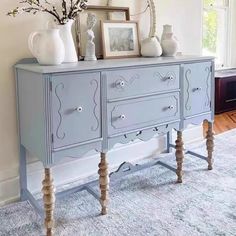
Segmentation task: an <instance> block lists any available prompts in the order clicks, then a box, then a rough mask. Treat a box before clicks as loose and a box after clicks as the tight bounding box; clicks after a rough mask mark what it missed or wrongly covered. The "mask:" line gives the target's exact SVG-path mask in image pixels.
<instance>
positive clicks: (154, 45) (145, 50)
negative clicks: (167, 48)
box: [141, 37, 162, 57]
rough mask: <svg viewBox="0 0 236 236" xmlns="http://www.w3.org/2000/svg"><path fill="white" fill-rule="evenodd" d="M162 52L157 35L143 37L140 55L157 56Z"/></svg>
mask: <svg viewBox="0 0 236 236" xmlns="http://www.w3.org/2000/svg"><path fill="white" fill-rule="evenodd" d="M161 54H162V48H161V45H160V43H159V41H158V40H157V37H151V38H147V39H144V40H143V41H142V43H141V55H142V56H143V57H159V56H161Z"/></svg>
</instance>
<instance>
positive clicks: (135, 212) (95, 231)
mask: <svg viewBox="0 0 236 236" xmlns="http://www.w3.org/2000/svg"><path fill="white" fill-rule="evenodd" d="M215 141H216V147H215V150H216V151H215V153H214V156H215V163H214V170H213V171H207V170H206V167H207V163H206V162H205V161H204V160H201V159H198V158H196V157H193V156H191V155H186V157H185V164H184V170H185V173H184V183H183V184H176V183H175V180H176V176H175V173H173V172H171V171H169V170H167V169H165V168H163V167H161V166H155V167H152V168H150V169H146V170H143V171H140V172H138V173H135V174H132V175H130V176H128V177H125V178H122V179H121V180H119V181H117V182H115V183H113V184H112V185H111V188H110V199H111V200H110V206H109V208H110V210H109V214H108V215H107V216H100V215H99V212H100V206H99V203H98V201H96V200H95V199H94V198H93V197H92V196H91V195H89V194H88V193H87V192H79V193H76V194H73V195H71V196H70V197H68V198H66V199H64V200H60V201H57V204H56V212H55V218H56V221H57V223H56V230H55V236H77V235H78V236H80V235H81V236H126V235H131V236H147V235H153V236H154V235H157V236H159V235H160V236H162V235H173V236H185V235H186V236H187V235H191V236H195V235H204V236H206V235H209V236H213V235H222V236H223V235H236V130H232V131H229V132H226V133H224V134H222V135H218V136H216V140H215ZM193 146H194V150H195V151H197V152H199V153H202V154H204V153H205V144H204V143H196V144H194V145H193ZM161 159H162V160H163V161H165V162H167V163H169V164H170V165H173V166H175V157H174V155H173V154H167V155H162V157H161ZM0 235H1V236H28V235H32V236H33V235H34V236H38V235H43V228H42V224H41V221H40V218H39V217H38V215H37V214H36V213H35V211H34V209H33V208H32V207H31V206H30V204H29V203H27V202H21V203H15V204H12V205H8V206H6V207H3V208H1V209H0Z"/></svg>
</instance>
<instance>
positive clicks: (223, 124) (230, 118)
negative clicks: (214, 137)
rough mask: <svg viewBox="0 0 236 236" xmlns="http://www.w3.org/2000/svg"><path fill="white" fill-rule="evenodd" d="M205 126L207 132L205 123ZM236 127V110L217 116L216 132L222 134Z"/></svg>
mask: <svg viewBox="0 0 236 236" xmlns="http://www.w3.org/2000/svg"><path fill="white" fill-rule="evenodd" d="M203 127H204V134H205V133H206V129H207V125H206V124H205V123H204V124H203ZM235 128H236V110H234V111H229V112H225V113H222V114H219V115H216V116H215V123H214V132H215V134H220V133H223V132H225V131H228V130H231V129H235Z"/></svg>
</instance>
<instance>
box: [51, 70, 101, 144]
mask: <svg viewBox="0 0 236 236" xmlns="http://www.w3.org/2000/svg"><path fill="white" fill-rule="evenodd" d="M100 103H101V102H100V73H88V74H69V75H66V74H65V75H59V76H53V78H52V126H53V136H54V142H53V145H54V148H59V147H63V146H67V145H73V144H76V143H81V142H85V141H88V140H92V139H96V138H100V137H101V117H100V116H101V114H100V113H101V111H100V109H101V108H100Z"/></svg>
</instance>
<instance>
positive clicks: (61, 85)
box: [55, 83, 66, 140]
mask: <svg viewBox="0 0 236 236" xmlns="http://www.w3.org/2000/svg"><path fill="white" fill-rule="evenodd" d="M59 88H61V90H63V89H64V88H65V85H64V84H63V83H60V84H58V85H57V86H56V88H55V94H56V97H57V99H58V102H59V108H58V110H57V113H58V115H59V124H58V126H57V131H56V136H57V138H58V139H61V140H63V139H64V138H65V136H66V134H65V132H63V133H60V127H61V123H62V114H61V108H62V102H61V99H60V96H59V94H58V89H59Z"/></svg>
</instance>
